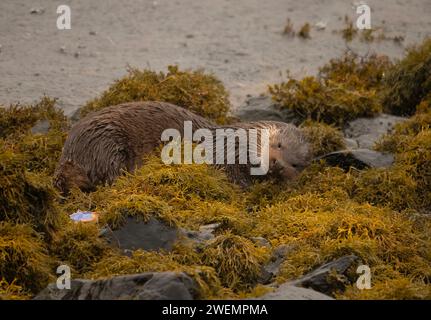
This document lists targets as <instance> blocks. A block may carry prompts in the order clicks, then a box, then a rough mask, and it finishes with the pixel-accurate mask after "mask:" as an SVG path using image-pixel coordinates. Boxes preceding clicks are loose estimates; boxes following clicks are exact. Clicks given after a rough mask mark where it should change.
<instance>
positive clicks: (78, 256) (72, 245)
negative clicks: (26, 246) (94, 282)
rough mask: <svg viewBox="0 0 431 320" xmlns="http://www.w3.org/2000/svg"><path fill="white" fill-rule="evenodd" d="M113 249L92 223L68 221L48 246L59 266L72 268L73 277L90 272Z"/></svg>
mask: <svg viewBox="0 0 431 320" xmlns="http://www.w3.org/2000/svg"><path fill="white" fill-rule="evenodd" d="M112 250H113V249H112V248H110V247H109V246H108V243H107V242H106V241H105V240H104V239H103V238H102V237H101V236H100V229H99V227H98V226H97V225H96V224H93V223H76V222H72V221H68V222H67V223H64V224H63V225H62V229H61V230H60V231H59V232H57V233H56V235H55V239H54V240H53V242H52V244H51V246H50V255H52V256H53V257H55V258H56V260H57V261H58V262H59V263H60V264H67V265H68V266H69V267H71V268H72V270H73V272H74V276H76V275H80V274H83V273H85V272H88V271H90V270H91V268H92V265H93V264H94V263H97V262H99V261H100V260H101V259H102V258H103V257H105V256H107V255H108V254H109V253H110V252H111V251H112Z"/></svg>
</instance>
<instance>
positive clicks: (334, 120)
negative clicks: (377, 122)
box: [269, 77, 381, 126]
mask: <svg viewBox="0 0 431 320" xmlns="http://www.w3.org/2000/svg"><path fill="white" fill-rule="evenodd" d="M269 92H270V94H271V95H272V98H273V99H274V101H275V102H277V103H278V104H279V105H280V108H282V109H283V108H286V109H289V110H292V111H294V112H295V114H296V115H298V116H299V117H300V118H302V119H303V120H306V119H311V120H314V121H322V122H325V123H327V124H335V125H339V126H342V125H343V124H345V123H346V122H347V121H350V120H353V119H356V118H359V117H367V116H368V117H369V116H373V115H374V114H376V113H379V112H380V111H381V105H380V104H379V102H378V99H377V95H376V92H375V91H374V90H364V89H361V88H358V89H354V90H353V89H351V88H350V86H349V85H348V84H345V83H342V82H334V81H330V80H328V81H327V82H325V81H322V80H318V79H316V78H315V77H305V78H304V79H302V80H296V79H289V80H288V81H287V82H282V83H281V84H275V85H273V86H270V87H269Z"/></svg>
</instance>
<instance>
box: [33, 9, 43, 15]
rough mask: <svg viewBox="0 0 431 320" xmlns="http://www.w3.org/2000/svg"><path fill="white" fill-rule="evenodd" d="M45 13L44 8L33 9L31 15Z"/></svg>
mask: <svg viewBox="0 0 431 320" xmlns="http://www.w3.org/2000/svg"><path fill="white" fill-rule="evenodd" d="M44 12H45V9H44V8H31V9H30V14H43V13H44Z"/></svg>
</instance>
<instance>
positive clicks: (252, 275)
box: [202, 232, 269, 290]
mask: <svg viewBox="0 0 431 320" xmlns="http://www.w3.org/2000/svg"><path fill="white" fill-rule="evenodd" d="M268 258H269V255H268V252H267V249H266V248H265V247H256V246H255V245H254V244H253V242H251V241H250V240H248V239H246V238H244V237H241V236H238V235H234V234H231V233H230V232H227V233H224V234H221V235H219V236H218V237H216V238H215V239H213V240H211V241H210V242H209V243H208V245H207V246H206V247H205V248H204V250H203V252H202V262H203V263H204V264H205V265H208V266H212V267H213V268H214V269H215V270H217V273H218V275H219V277H220V279H221V281H222V284H223V285H225V286H226V287H228V288H231V289H233V290H239V289H244V288H247V287H250V286H254V285H255V284H256V281H257V279H258V277H259V275H260V273H261V266H262V264H263V263H264V262H265V261H267V260H268Z"/></svg>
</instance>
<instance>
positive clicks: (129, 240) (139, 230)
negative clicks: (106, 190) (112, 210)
mask: <svg viewBox="0 0 431 320" xmlns="http://www.w3.org/2000/svg"><path fill="white" fill-rule="evenodd" d="M104 236H105V237H106V238H107V239H108V241H109V242H110V243H111V245H113V246H116V247H118V248H120V249H122V250H123V251H125V252H128V251H130V250H137V249H143V250H160V249H163V250H166V251H170V250H172V247H173V245H174V243H175V242H176V241H177V238H178V230H177V229H176V228H173V227H170V226H168V225H166V224H165V223H163V222H161V221H159V220H157V219H155V218H150V219H149V220H148V221H147V222H144V221H139V220H137V219H136V218H133V217H128V218H127V220H126V222H125V223H124V225H122V226H121V227H120V228H118V229H117V230H109V231H108V232H106V233H105V234H104Z"/></svg>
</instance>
